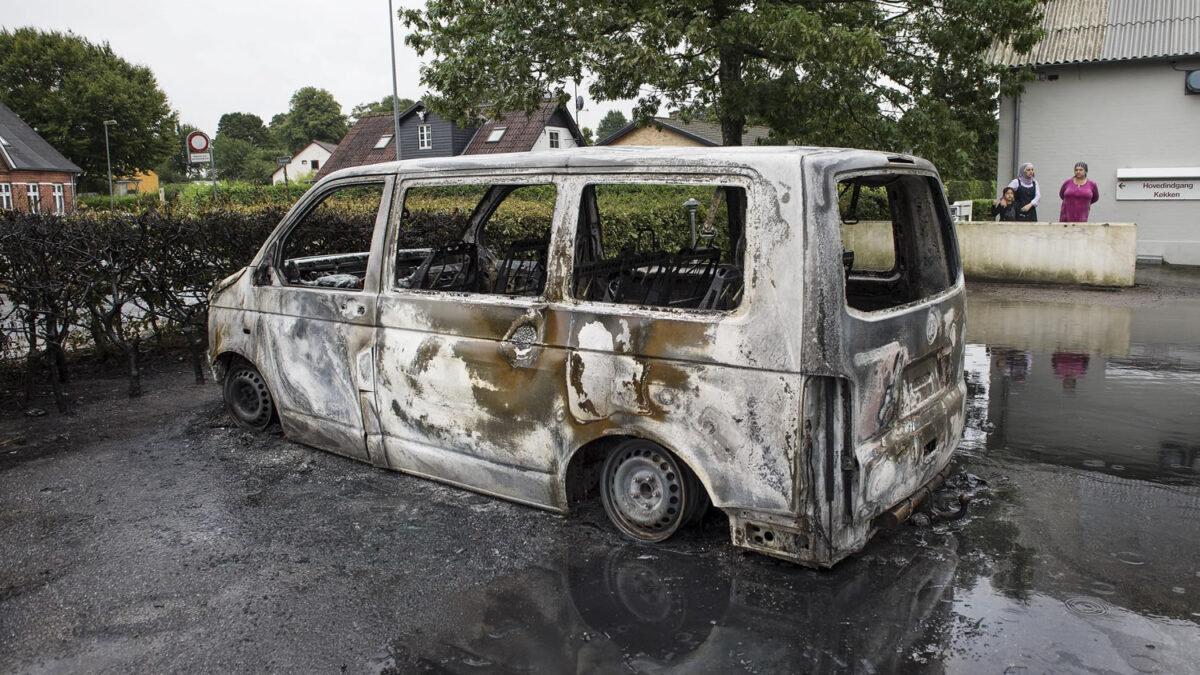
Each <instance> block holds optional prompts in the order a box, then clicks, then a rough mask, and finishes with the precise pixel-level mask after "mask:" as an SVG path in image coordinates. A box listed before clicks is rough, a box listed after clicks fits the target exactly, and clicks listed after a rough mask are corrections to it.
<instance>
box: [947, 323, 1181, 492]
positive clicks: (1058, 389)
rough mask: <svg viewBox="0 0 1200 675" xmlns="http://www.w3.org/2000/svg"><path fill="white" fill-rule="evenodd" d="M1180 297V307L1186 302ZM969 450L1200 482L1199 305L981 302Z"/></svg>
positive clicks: (973, 352)
mask: <svg viewBox="0 0 1200 675" xmlns="http://www.w3.org/2000/svg"><path fill="white" fill-rule="evenodd" d="M1181 305H1182V306H1181ZM970 310H971V311H970V312H969V314H968V324H967V338H968V340H970V341H971V342H972V344H971V345H970V349H969V356H968V363H967V367H968V370H969V372H970V374H969V375H968V382H969V384H970V385H971V394H972V398H973V401H972V411H973V413H974V418H975V420H977V422H978V426H977V427H976V429H979V430H986V431H987V433H986V436H983V437H981V436H979V435H978V434H977V433H976V434H975V435H974V436H972V434H968V435H967V439H966V442H965V443H964V450H965V451H966V452H968V453H986V454H987V455H988V456H989V457H997V456H1004V455H1009V454H1011V455H1017V456H1019V457H1024V458H1027V459H1032V460H1034V461H1038V462H1046V463H1050V464H1057V465H1064V466H1070V467H1074V468H1078V469H1083V470H1089V471H1099V472H1103V473H1107V474H1110V475H1114V476H1120V477H1123V478H1137V479H1143V480H1153V481H1159V482H1165V483H1171V484H1180V483H1184V484H1197V482H1198V480H1197V478H1198V477H1200V308H1197V307H1195V306H1190V305H1183V303H1179V302H1177V303H1164V304H1162V305H1157V306H1147V307H1119V306H1118V307H1112V306H1103V307H1090V306H1086V305H1067V304H1057V305H1052V304H1048V303H1027V302H1013V301H981V300H978V299H975V300H973V302H972V304H971V305H970Z"/></svg>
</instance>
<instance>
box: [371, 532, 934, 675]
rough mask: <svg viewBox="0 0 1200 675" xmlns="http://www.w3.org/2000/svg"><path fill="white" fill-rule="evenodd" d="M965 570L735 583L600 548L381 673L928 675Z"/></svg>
mask: <svg viewBox="0 0 1200 675" xmlns="http://www.w3.org/2000/svg"><path fill="white" fill-rule="evenodd" d="M651 551H652V552H651ZM911 554H912V552H911V551H910V552H909V555H911ZM756 563H757V561H756ZM955 565H956V556H955V555H954V554H953V553H951V552H950V551H949V550H948V549H927V550H924V551H922V552H920V553H918V554H917V555H916V556H915V557H912V558H911V559H899V558H892V559H874V560H862V561H855V562H851V563H849V564H846V565H843V566H840V567H838V568H837V569H836V570H834V571H832V572H813V571H809V570H804V569H801V568H798V567H794V566H791V565H781V564H776V563H770V562H768V563H765V564H754V565H752V566H751V567H748V568H746V569H742V570H738V571H730V570H727V569H723V568H722V567H721V566H720V565H719V564H718V563H716V562H715V561H712V560H706V559H703V558H697V557H695V556H690V555H683V554H678V553H672V552H670V551H667V550H661V551H660V550H658V549H647V548H645V547H640V546H628V547H622V548H617V549H611V548H608V547H604V546H599V545H596V546H593V547H592V548H590V549H588V548H584V549H576V550H573V551H572V552H571V554H570V555H569V556H567V557H566V558H565V559H564V560H561V561H558V563H557V564H555V565H551V566H547V567H539V568H533V569H527V570H524V571H521V572H518V573H516V574H512V575H509V576H506V577H502V578H500V579H497V580H496V581H493V582H492V583H490V584H488V585H487V586H485V587H483V588H481V589H471V590H469V591H465V592H463V593H462V594H461V595H460V596H459V597H456V598H453V599H452V600H451V601H450V602H451V605H452V606H451V607H450V608H449V611H447V612H446V614H447V616H453V617H456V618H457V621H456V622H455V623H454V624H453V625H447V626H438V627H436V628H431V629H430V631H429V632H427V633H422V634H420V635H414V636H409V637H407V638H404V639H401V640H398V641H397V642H396V643H394V644H393V645H391V646H390V648H389V655H388V656H387V657H386V658H385V659H383V660H382V661H380V662H379V663H377V664H376V671H377V672H409V671H411V670H426V671H437V672H537V673H566V672H571V673H575V672H579V673H607V672H621V673H628V672H638V673H644V672H653V673H689V674H690V673H733V672H761V673H778V672H844V671H853V672H899V671H907V672H922V671H924V670H927V669H930V668H929V667H927V665H926V664H927V663H930V664H931V663H932V661H931V659H930V658H929V656H928V655H927V654H926V651H927V650H928V648H929V646H930V645H934V644H937V643H938V642H942V641H943V640H942V639H940V638H939V637H938V636H939V635H943V637H944V633H946V629H945V625H946V618H947V617H946V613H947V610H948V607H949V605H948V604H946V602H944V600H948V599H949V596H951V595H952V594H953V591H952V586H951V580H952V578H953V575H954V569H955ZM932 670H938V668H932Z"/></svg>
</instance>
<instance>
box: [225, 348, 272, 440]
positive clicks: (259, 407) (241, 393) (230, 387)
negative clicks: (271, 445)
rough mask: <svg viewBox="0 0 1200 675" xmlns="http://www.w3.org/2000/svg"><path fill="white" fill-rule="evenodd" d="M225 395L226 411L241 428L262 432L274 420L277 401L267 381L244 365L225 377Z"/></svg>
mask: <svg viewBox="0 0 1200 675" xmlns="http://www.w3.org/2000/svg"><path fill="white" fill-rule="evenodd" d="M222 394H223V396H224V398H225V409H226V410H227V411H229V415H230V416H231V417H233V421H234V422H236V423H237V425H238V426H240V427H244V428H246V429H253V430H254V431H261V430H263V429H265V428H267V425H268V424H270V423H271V420H272V419H274V417H275V401H274V399H272V398H271V390H270V389H268V388H267V383H266V380H264V379H263V376H262V375H261V374H260V373H259V372H258V370H256V369H255V368H254V366H252V365H250V364H249V363H246V362H245V361H239V362H238V363H236V364H235V365H234V366H233V367H232V368H230V369H229V372H228V373H226V375H225V385H224V387H223V388H222Z"/></svg>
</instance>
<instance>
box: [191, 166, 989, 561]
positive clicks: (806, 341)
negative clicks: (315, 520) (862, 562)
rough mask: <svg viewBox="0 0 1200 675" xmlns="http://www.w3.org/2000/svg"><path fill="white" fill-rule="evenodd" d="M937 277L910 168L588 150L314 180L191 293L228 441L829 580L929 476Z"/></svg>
mask: <svg viewBox="0 0 1200 675" xmlns="http://www.w3.org/2000/svg"><path fill="white" fill-rule="evenodd" d="M964 304H965V299H964V291H963V280H962V272H961V266H960V264H959V256H958V249H957V244H956V241H955V238H954V232H953V229H952V227H951V222H950V215H949V211H948V208H947V206H946V200H945V197H944V195H943V192H942V188H941V184H940V182H939V179H938V176H937V173H936V171H935V170H934V168H933V167H932V166H931V165H930V164H929V163H928V162H925V161H923V160H920V159H916V158H913V157H907V156H898V155H888V154H885V153H878V152H866V151H857V150H842V149H819V148H795V147H786V148H782V147H780V148H766V147H759V148H687V149H682V148H660V149H652V148H628V149H627V148H620V149H618V148H594V149H593V148H588V149H579V150H572V151H563V152H544V153H532V154H506V155H492V156H487V157H458V158H449V159H439V160H411V161H403V162H397V163H389V164H378V165H373V166H365V167H359V168H355V169H348V170H345V171H341V172H337V173H335V174H331V175H330V176H329V177H327V178H326V179H324V180H322V181H321V182H320V183H318V184H317V185H315V186H314V187H313V188H312V189H311V190H310V191H309V192H308V193H307V194H306V195H305V196H304V197H303V198H302V199H301V200H300V202H299V203H297V204H296V206H295V207H294V208H293V209H292V210H291V211H290V212H289V213H288V214H287V216H286V217H285V218H284V219H283V221H282V222H281V223H280V224H279V226H278V227H277V228H276V229H275V231H274V232H273V233H272V234H271V236H270V237H269V238H268V239H267V241H266V242H265V243H264V245H263V247H262V250H261V251H259V253H258V255H257V256H256V257H255V258H254V261H253V262H252V263H251V265H250V266H249V267H247V268H246V269H244V270H242V271H240V272H238V273H237V274H234V275H233V276H231V277H229V278H228V279H226V280H224V281H223V282H221V283H220V284H218V285H217V287H215V288H214V289H213V292H212V294H211V314H210V323H209V338H210V350H211V356H212V361H213V365H214V368H215V371H216V373H217V375H218V379H219V380H220V381H221V382H222V383H223V391H224V396H225V400H226V404H227V407H228V409H229V411H230V413H231V414H232V416H233V417H234V419H235V420H237V422H238V423H239V424H241V425H243V426H246V427H251V428H263V427H265V426H267V425H268V424H270V423H271V422H272V421H273V420H274V419H276V418H277V419H278V421H279V423H280V424H281V425H282V428H283V431H284V433H285V434H286V435H287V436H288V437H289V438H292V439H294V440H296V441H299V442H301V443H305V444H307V445H311V446H314V447H317V448H322V449H325V450H329V451H332V452H336V453H339V454H343V455H347V456H350V457H354V458H358V459H361V460H364V461H367V462H371V463H372V464H374V465H376V466H380V467H386V468H390V469H396V470H399V471H404V472H406V473H410V474H414V475H417V476H422V477H426V478H431V479H434V480H438V481H443V482H446V483H450V484H453V485H457V486H461V487H464V488H468V489H470V490H475V491H478V492H482V493H485V494H489V495H494V496H497V497H502V498H505V499H509V500H512V501H515V502H520V503H522V504H528V505H531V506H537V507H540V508H544V509H548V510H551V511H555V512H560V513H566V512H568V511H570V509H571V508H572V506H574V505H576V504H578V503H580V502H581V500H585V499H590V498H594V497H595V496H597V494H598V496H599V498H600V499H601V500H602V502H603V504H604V508H605V511H606V512H607V514H608V516H609V518H610V519H611V520H612V522H613V524H614V525H615V526H616V527H617V528H618V529H619V530H620V531H622V532H624V533H625V534H627V535H629V536H631V537H634V538H636V539H641V540H646V541H658V540H662V539H665V538H667V537H669V536H671V535H672V534H673V533H674V532H676V531H677V530H678V529H679V528H681V527H685V526H687V525H688V524H690V523H693V522H695V521H697V520H698V519H700V518H701V516H703V515H704V513H705V511H706V510H707V509H708V508H710V505H711V506H712V507H716V508H718V509H720V510H721V511H723V512H724V513H725V514H726V515H727V516H728V518H729V524H730V530H731V533H732V538H733V542H734V543H735V544H736V545H738V546H742V547H745V548H749V549H753V550H755V551H760V552H762V553H766V554H768V555H772V556H776V557H780V558H785V559H788V560H792V561H796V562H799V563H804V564H808V565H822V566H827V565H832V564H833V563H835V562H837V561H838V560H840V559H842V558H844V557H845V556H847V555H849V554H850V553H853V552H855V551H857V550H858V549H860V548H862V547H863V546H864V545H865V543H866V542H867V540H868V538H870V537H871V535H872V534H873V533H874V532H876V531H877V530H878V529H880V528H881V527H883V526H885V525H887V524H892V523H895V522H898V521H900V520H903V519H904V518H905V517H906V516H907V514H908V513H909V512H910V511H911V509H912V508H913V506H914V505H915V504H916V503H917V502H918V501H919V500H920V499H921V498H922V497H924V496H926V495H928V493H929V490H931V489H933V488H935V487H936V486H937V485H938V484H939V483H940V482H941V481H942V479H943V478H944V477H945V473H946V471H948V465H949V462H950V458H951V455H952V453H953V452H954V448H955V446H956V444H957V442H958V439H959V436H960V434H961V431H962V426H963V416H964V415H963V400H964V395H965V384H964V380H963V341H962V332H963V318H964V316H963V315H964Z"/></svg>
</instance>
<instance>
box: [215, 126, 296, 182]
mask: <svg viewBox="0 0 1200 675" xmlns="http://www.w3.org/2000/svg"><path fill="white" fill-rule="evenodd" d="M283 155H287V152H285V151H284V150H283V149H281V148H271V147H267V148H260V147H256V146H254V145H253V144H251V143H250V142H249V141H243V140H241V139H238V138H225V137H223V136H217V138H216V140H214V141H213V161H214V162H216V168H217V178H219V179H221V180H235V181H245V182H249V183H260V184H266V183H269V182H271V174H272V173H274V172H275V170H276V169H278V168H279V164H278V162H277V161H276V158H277V157H280V156H283Z"/></svg>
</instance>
